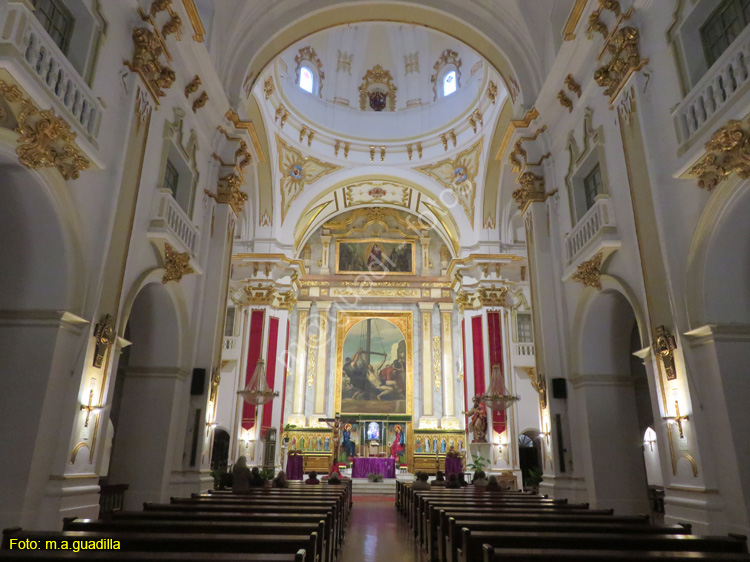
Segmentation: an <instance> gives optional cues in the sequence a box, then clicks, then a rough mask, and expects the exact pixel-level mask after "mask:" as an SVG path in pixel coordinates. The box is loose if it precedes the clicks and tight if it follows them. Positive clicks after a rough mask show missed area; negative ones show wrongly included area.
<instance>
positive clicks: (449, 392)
mask: <svg viewBox="0 0 750 562" xmlns="http://www.w3.org/2000/svg"><path fill="white" fill-rule="evenodd" d="M438 306H439V307H440V325H441V331H442V336H443V417H442V418H441V420H440V427H441V428H442V429H459V424H458V418H457V417H456V401H455V399H454V382H455V381H454V380H453V379H454V377H453V303H441V304H439V305H438Z"/></svg>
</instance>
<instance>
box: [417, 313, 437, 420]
mask: <svg viewBox="0 0 750 562" xmlns="http://www.w3.org/2000/svg"><path fill="white" fill-rule="evenodd" d="M433 306H434V305H433V304H432V303H431V302H421V303H419V314H420V323H421V327H422V415H421V416H420V418H419V429H436V428H437V420H436V419H435V410H434V407H433V404H432V376H433V372H432V309H433Z"/></svg>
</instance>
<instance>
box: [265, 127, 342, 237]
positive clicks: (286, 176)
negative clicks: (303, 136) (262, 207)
mask: <svg viewBox="0 0 750 562" xmlns="http://www.w3.org/2000/svg"><path fill="white" fill-rule="evenodd" d="M276 146H277V149H278V151H279V172H281V179H280V182H279V183H280V188H281V222H282V223H283V222H284V218H285V217H286V213H287V211H289V207H290V206H291V205H292V203H293V202H294V200H295V199H296V198H297V197H298V196H299V194H300V193H302V191H303V190H304V188H305V185H307V184H311V183H314V182H316V181H318V180H319V179H320V178H322V177H323V176H325V175H327V174H330V173H331V172H335V171H336V170H338V169H340V166H336V165H335V164H329V163H328V162H323V161H321V160H318V159H317V158H313V157H312V156H302V153H301V152H300V151H298V150H295V149H293V148H292V147H290V146H289V145H288V144H286V143H285V142H284V141H283V140H282V139H281V137H279V135H276Z"/></svg>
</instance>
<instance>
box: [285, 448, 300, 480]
mask: <svg viewBox="0 0 750 562" xmlns="http://www.w3.org/2000/svg"><path fill="white" fill-rule="evenodd" d="M302 476H303V472H302V455H294V454H292V455H289V457H288V458H287V461H286V479H287V480H302Z"/></svg>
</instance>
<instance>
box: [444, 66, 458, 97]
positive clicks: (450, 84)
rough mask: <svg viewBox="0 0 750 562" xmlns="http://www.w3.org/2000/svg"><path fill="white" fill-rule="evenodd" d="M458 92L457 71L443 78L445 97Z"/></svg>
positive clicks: (452, 71)
mask: <svg viewBox="0 0 750 562" xmlns="http://www.w3.org/2000/svg"><path fill="white" fill-rule="evenodd" d="M455 91H456V71H455V70H451V71H450V72H449V73H448V74H446V75H445V76H444V77H443V97H445V96H449V95H451V94H452V93H453V92H455Z"/></svg>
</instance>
